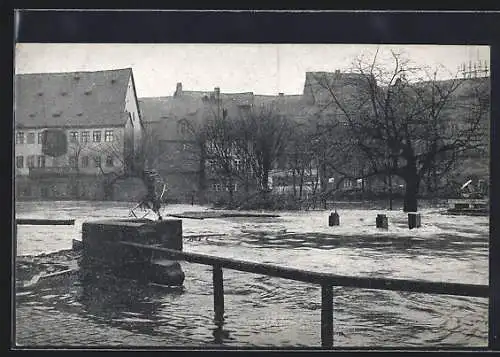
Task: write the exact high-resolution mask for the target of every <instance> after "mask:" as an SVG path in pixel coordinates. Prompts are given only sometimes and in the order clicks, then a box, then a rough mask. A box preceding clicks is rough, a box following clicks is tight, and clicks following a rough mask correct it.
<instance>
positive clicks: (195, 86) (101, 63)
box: [15, 43, 490, 98]
mask: <svg viewBox="0 0 500 357" xmlns="http://www.w3.org/2000/svg"><path fill="white" fill-rule="evenodd" d="M377 48H378V49H379V52H380V53H381V54H386V55H387V53H389V50H391V49H393V50H396V51H398V52H402V53H403V54H404V56H405V57H407V58H408V59H409V60H410V61H412V63H414V64H415V65H417V66H426V67H427V66H428V67H431V68H435V67H437V66H440V67H441V70H440V71H439V72H438V76H439V77H440V78H441V79H444V78H449V77H451V75H455V74H456V73H457V71H458V68H459V66H461V65H462V64H464V63H469V62H470V61H471V62H472V63H474V62H478V61H481V63H483V62H484V61H487V63H489V58H490V51H489V47H488V46H464V45H462V46H448V45H400V46H395V45H391V46H388V45H360V44H357V45H339V44H279V45H278V44H50V43H49V44H47V43H44V44H37V43H18V44H17V45H16V53H15V72H16V73H47V72H49V73H51V72H74V71H98V70H108V69H119V68H129V67H130V68H132V70H133V74H134V79H135V85H136V90H137V95H138V97H140V98H142V97H159V96H170V95H172V94H173V93H174V91H175V88H176V84H177V83H178V82H182V86H183V89H184V90H200V91H210V90H213V89H214V87H220V90H221V92H225V93H238V92H254V93H255V94H268V95H276V94H277V93H280V92H281V93H285V94H301V93H302V91H303V87H304V80H305V73H306V72H307V71H329V72H333V71H335V70H337V69H338V70H341V71H349V70H350V68H352V63H353V60H354V59H355V58H357V57H359V56H360V55H369V54H370V53H371V54H373V53H375V51H376V50H377ZM382 58H384V57H383V56H382ZM443 68H444V70H443Z"/></svg>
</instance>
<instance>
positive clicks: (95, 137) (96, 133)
mask: <svg viewBox="0 0 500 357" xmlns="http://www.w3.org/2000/svg"><path fill="white" fill-rule="evenodd" d="M92 140H93V141H94V143H100V142H101V131H100V130H95V131H94V133H93V136H92Z"/></svg>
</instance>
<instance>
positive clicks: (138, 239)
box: [82, 219, 184, 285]
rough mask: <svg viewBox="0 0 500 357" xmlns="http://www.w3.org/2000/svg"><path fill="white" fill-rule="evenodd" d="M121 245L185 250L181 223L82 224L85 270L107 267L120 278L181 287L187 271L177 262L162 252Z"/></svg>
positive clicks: (140, 220) (109, 222)
mask: <svg viewBox="0 0 500 357" xmlns="http://www.w3.org/2000/svg"><path fill="white" fill-rule="evenodd" d="M121 242H134V243H141V244H146V245H151V246H156V247H162V248H168V249H173V250H179V251H182V221H181V220H180V219H166V220H162V221H152V220H148V219H125V220H104V221H94V222H85V223H83V225H82V243H83V260H82V263H83V265H84V267H87V268H89V267H90V266H92V268H99V267H100V268H103V267H104V268H106V269H107V270H108V271H112V272H113V274H117V275H118V276H122V277H127V278H132V279H139V280H145V281H148V282H152V283H157V284H162V285H182V283H183V282H184V272H183V271H182V269H181V266H180V264H179V263H178V262H176V261H172V260H168V259H164V258H163V257H162V256H161V254H160V253H157V252H152V251H146V250H141V249H137V248H134V247H130V246H125V245H122V244H120V243H121Z"/></svg>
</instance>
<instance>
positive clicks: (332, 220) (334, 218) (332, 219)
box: [328, 211, 340, 227]
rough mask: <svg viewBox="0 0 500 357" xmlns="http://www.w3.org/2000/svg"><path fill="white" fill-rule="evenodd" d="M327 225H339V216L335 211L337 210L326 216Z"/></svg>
mask: <svg viewBox="0 0 500 357" xmlns="http://www.w3.org/2000/svg"><path fill="white" fill-rule="evenodd" d="M328 225H329V226H330V227H331V226H338V225H340V216H339V214H338V213H337V211H335V212H333V213H331V214H330V216H329V217H328Z"/></svg>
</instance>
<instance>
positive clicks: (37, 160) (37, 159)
mask: <svg viewBox="0 0 500 357" xmlns="http://www.w3.org/2000/svg"><path fill="white" fill-rule="evenodd" d="M92 159H93V163H94V166H95V167H100V166H101V157H100V156H95V157H93V158H92ZM35 164H36V165H35ZM69 166H71V167H75V168H76V167H78V160H77V158H76V157H74V156H70V158H69ZM89 166H90V158H89V157H88V156H82V157H81V160H80V167H81V168H87V167H89ZM113 166H114V160H113V156H107V157H106V167H113ZM26 167H28V168H32V167H45V156H43V155H41V156H38V155H37V156H35V155H30V156H27V157H26ZM16 168H18V169H22V168H24V156H16Z"/></svg>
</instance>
